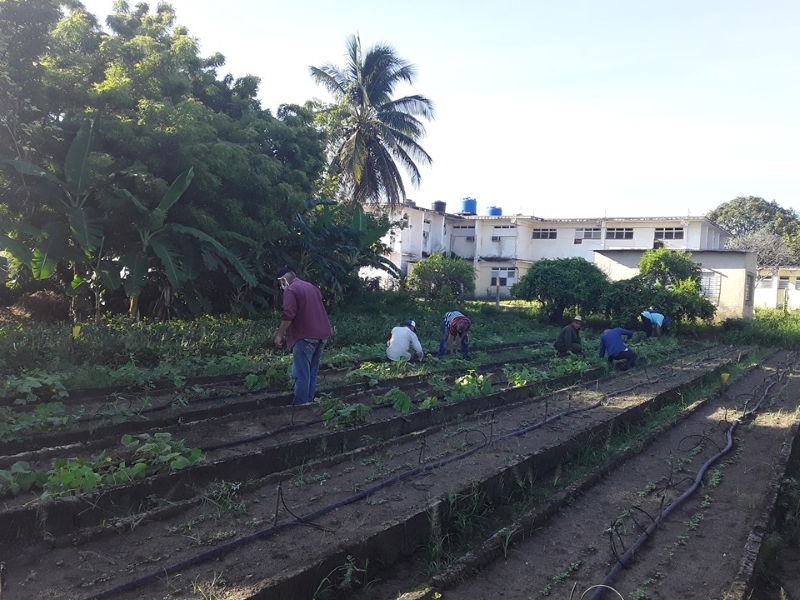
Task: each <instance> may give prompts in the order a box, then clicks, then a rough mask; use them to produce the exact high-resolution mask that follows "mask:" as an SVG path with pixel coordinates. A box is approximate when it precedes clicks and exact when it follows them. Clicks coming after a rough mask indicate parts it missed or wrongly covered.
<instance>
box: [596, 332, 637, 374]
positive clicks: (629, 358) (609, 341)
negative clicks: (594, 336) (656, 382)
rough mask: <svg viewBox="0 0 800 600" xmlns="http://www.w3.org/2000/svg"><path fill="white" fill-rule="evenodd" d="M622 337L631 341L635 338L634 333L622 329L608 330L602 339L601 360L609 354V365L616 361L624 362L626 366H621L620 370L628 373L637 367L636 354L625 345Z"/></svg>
mask: <svg viewBox="0 0 800 600" xmlns="http://www.w3.org/2000/svg"><path fill="white" fill-rule="evenodd" d="M622 336H625V337H626V338H628V341H630V340H631V339H632V338H633V332H632V331H631V330H630V329H623V328H622V327H615V328H614V329H606V330H605V331H604V332H603V335H602V336H601V337H600V358H603V356H605V354H606V352H608V364H609V365H612V364H614V361H615V360H624V361H625V364H624V365H623V364H620V365H619V369H620V371H627V370H628V369H631V368H633V367H635V366H636V352H634V351H633V350H631V349H630V348H628V346H627V345H625V342H624V341H623V340H622Z"/></svg>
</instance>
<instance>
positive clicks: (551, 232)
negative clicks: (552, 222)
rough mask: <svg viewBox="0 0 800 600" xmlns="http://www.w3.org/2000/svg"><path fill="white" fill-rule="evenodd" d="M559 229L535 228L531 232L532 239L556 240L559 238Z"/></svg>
mask: <svg viewBox="0 0 800 600" xmlns="http://www.w3.org/2000/svg"><path fill="white" fill-rule="evenodd" d="M557 231H558V230H557V229H534V230H533V233H531V239H532V240H555V239H556V238H557Z"/></svg>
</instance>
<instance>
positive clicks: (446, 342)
mask: <svg viewBox="0 0 800 600" xmlns="http://www.w3.org/2000/svg"><path fill="white" fill-rule="evenodd" d="M471 327H472V321H470V320H469V319H468V318H467V317H465V316H464V315H463V314H461V313H460V312H458V311H457V310H453V311H450V312H448V313H445V315H444V318H443V319H442V337H441V338H440V339H439V356H444V355H445V354H455V349H454V345H455V344H454V342H455V339H456V338H460V340H461V355H462V356H463V357H464V358H465V359H466V360H469V330H470V328H471Z"/></svg>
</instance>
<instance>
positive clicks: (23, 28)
mask: <svg viewBox="0 0 800 600" xmlns="http://www.w3.org/2000/svg"><path fill="white" fill-rule="evenodd" d="M62 10H63V13H62ZM106 22H107V23H108V26H109V31H104V30H103V29H101V27H100V26H99V25H98V20H97V19H96V18H95V17H94V16H92V15H89V14H88V13H87V12H86V11H85V10H84V9H83V8H82V6H81V5H80V3H78V2H57V1H54V0H25V1H24V2H21V1H18V0H0V25H2V27H0V112H2V115H0V116H3V115H5V116H4V117H3V118H4V119H5V120H4V121H3V122H4V123H5V124H6V125H8V126H6V127H4V128H2V132H1V133H0V154H2V155H4V156H6V157H8V159H13V161H14V163H15V166H16V167H20V166H21V165H22V164H23V162H25V163H30V164H31V165H34V166H35V167H36V169H37V171H36V172H35V174H36V175H41V174H42V173H46V174H47V175H49V176H50V177H49V178H48V177H43V176H40V177H32V176H31V175H32V174H33V173H34V171H31V170H29V171H27V172H26V171H25V168H24V167H23V168H22V169H19V168H16V169H6V170H4V171H3V172H2V173H0V218H2V219H3V230H4V231H6V232H8V234H9V235H8V240H9V242H8V243H7V245H9V244H13V243H14V241H15V240H22V241H24V240H23V238H25V236H27V241H28V242H29V243H28V246H29V247H33V248H35V247H36V245H38V247H40V248H44V247H45V245H50V246H51V247H53V248H55V247H56V246H59V245H60V247H62V248H64V247H66V248H77V249H79V250H80V251H81V252H82V253H83V254H84V255H86V256H85V260H86V265H87V267H86V268H85V269H84V273H83V278H84V280H86V275H87V274H88V273H89V272H90V269H89V266H91V265H95V268H96V267H97V266H98V265H101V264H105V263H106V262H107V261H108V260H109V259H111V260H118V259H119V258H120V257H123V256H128V255H130V253H131V252H136V251H139V250H140V249H141V248H142V247H143V238H142V232H143V231H144V230H145V229H146V228H147V227H149V225H147V223H146V222H147V220H148V219H149V216H148V215H153V214H156V213H157V211H158V208H159V206H160V205H161V202H162V200H163V198H164V197H165V196H166V195H167V194H168V191H169V188H170V182H173V181H176V180H177V179H179V177H180V176H181V174H182V173H186V172H188V171H189V170H190V169H192V170H193V173H194V174H195V177H194V180H193V182H192V185H191V186H190V187H189V188H188V189H186V191H185V193H184V194H183V195H182V196H181V210H179V211H178V210H173V211H171V212H170V214H169V219H168V221H161V225H163V227H159V236H158V237H159V240H158V241H159V243H160V244H161V246H162V247H170V248H174V249H176V250H178V249H179V250H180V251H181V254H182V255H183V256H187V257H188V256H194V257H195V259H196V260H194V262H193V263H192V264H191V265H188V263H185V264H184V265H183V267H184V268H183V270H182V273H183V274H185V275H187V276H190V277H186V278H184V277H180V278H177V279H176V278H175V277H172V279H171V281H170V277H169V273H170V272H169V271H168V270H167V269H166V268H165V269H163V270H162V269H160V268H159V267H158V264H163V261H161V262H160V263H159V261H156V263H155V266H156V267H157V268H155V269H150V270H149V271H148V277H147V285H148V286H154V287H155V289H156V290H157V289H158V288H159V287H163V285H164V283H165V282H170V283H171V282H174V281H181V282H183V283H184V284H185V285H186V286H187V289H188V288H191V289H192V290H194V291H196V292H198V293H202V294H209V295H212V296H214V298H213V300H214V306H215V307H216V308H217V309H218V310H226V306H225V304H226V303H230V302H232V301H240V300H241V301H248V298H249V299H252V298H257V297H265V296H268V295H269V294H270V291H271V284H272V277H271V273H272V272H274V269H275V266H276V265H277V264H278V263H279V262H280V261H281V259H282V250H281V246H282V244H283V243H284V242H285V241H286V240H289V239H291V238H292V237H293V236H295V235H296V230H295V227H294V225H293V223H294V222H295V219H296V216H297V215H298V214H300V215H302V214H304V213H305V212H306V211H307V210H309V208H308V207H309V206H310V205H311V203H310V200H311V198H312V197H313V195H314V193H315V189H316V184H317V182H318V181H319V178H320V174H321V172H322V170H323V167H324V165H325V156H324V135H323V134H322V133H320V132H319V131H318V130H317V129H315V127H314V126H313V113H312V112H311V111H310V110H307V109H304V108H301V107H297V106H290V105H287V106H283V107H281V108H280V109H279V111H278V113H277V115H275V116H273V114H272V113H271V112H270V111H268V110H264V109H262V108H261V107H260V104H259V102H258V100H257V98H256V94H257V91H258V86H259V80H258V78H256V77H252V76H245V77H242V78H239V79H234V78H233V77H232V76H230V75H225V76H224V77H221V78H220V77H218V76H217V71H218V69H219V68H220V67H222V66H223V65H224V57H223V56H222V55H220V54H215V55H212V56H211V57H209V58H202V57H201V56H200V55H199V53H198V48H199V44H198V42H197V40H195V39H194V38H192V37H191V36H189V34H188V31H187V30H186V28H184V27H181V26H179V25H178V24H177V22H176V15H175V12H174V9H173V8H172V7H171V5H170V4H168V3H166V2H160V3H159V4H158V6H157V8H156V10H155V12H154V13H150V9H149V7H148V5H147V4H145V3H140V4H137V5H136V6H135V8H133V9H132V8H131V7H130V5H129V4H128V3H127V2H122V1H120V2H116V3H115V5H114V14H112V15H111V16H110V17H109V18H108V19H107V21H106ZM9 115H10V116H13V120H9V118H7V117H8V116H9ZM87 119H91V120H92V121H93V122H94V123H95V133H96V135H95V139H96V140H97V142H98V145H97V146H95V147H92V148H91V151H90V152H89V153H88V154H87V155H86V156H84V159H85V167H86V170H85V172H86V175H87V177H88V179H87V180H85V181H83V182H82V183H81V187H80V189H81V195H80V197H79V202H80V203H81V205H80V208H81V209H82V210H84V212H85V213H86V214H87V215H90V216H91V217H92V219H94V220H93V221H92V226H93V227H95V228H96V229H95V230H94V231H93V234H96V233H97V231H98V230H99V231H100V232H101V233H102V235H101V240H102V243H100V244H98V243H97V239H96V238H93V241H92V243H91V244H83V243H81V239H82V238H78V237H75V233H76V231H80V230H79V229H76V228H75V227H74V223H73V221H75V219H74V217H75V216H76V215H73V214H70V212H69V211H72V213H75V212H76V208H77V207H75V206H67V205H64V204H63V202H61V203H56V202H54V201H53V198H56V197H57V195H56V194H54V190H53V189H52V188H53V185H52V183H51V182H57V181H62V182H67V183H68V182H69V181H70V176H69V173H66V172H65V168H67V165H69V164H71V163H72V162H73V161H70V160H68V151H69V149H70V147H71V144H72V141H73V140H74V139H76V135H77V134H78V132H79V131H80V128H81V127H82V125H83V124H84V123H86V122H87ZM6 164H11V163H10V162H7V163H6ZM56 191H57V190H56ZM131 197H134V198H136V200H137V202H138V204H137V202H131V201H130V198H131ZM77 198H78V196H75V195H73V196H72V199H77ZM60 199H61V200H67V203H68V204H69V203H70V202H71V201H72V200H71V199H70V197H69V196H64V195H63V194H62V196H61V197H60ZM67 209H69V210H67ZM96 219H99V221H97V220H96ZM51 223H56V224H57V225H49V224H51ZM65 225H69V226H70V227H71V228H72V233H73V238H72V240H73V241H72V242H69V241H67V243H66V246H65V245H64V243H62V241H63V240H64V232H65V229H64V227H65ZM45 226H47V227H49V229H45ZM54 227H57V228H58V230H57V231H56V229H54ZM181 228H184V229H181ZM186 228H189V229H186ZM151 231H152V230H151ZM187 231H191V232H193V233H192V234H191V235H187V234H186V232H187ZM41 232H44V234H42V233H41ZM67 233H68V231H67ZM195 233H196V235H195ZM200 234H203V235H205V236H208V237H206V238H203V235H200ZM201 238H202V239H201ZM83 239H86V238H83ZM209 240H214V242H220V243H221V244H224V246H221V247H224V249H225V250H226V251H228V252H219V251H218V250H220V248H217V247H215V245H214V242H212V241H209ZM75 241H77V242H78V243H77V244H76V243H74V242H75ZM56 242H58V244H56ZM147 247H150V245H149V244H148V245H147ZM18 249H19V248H18ZM56 249H57V248H56ZM20 256H21V257H22V258H27V256H26V255H25V253H24V252H22V253H21V254H20ZM52 256H53V255H51V254H47V255H45V257H46V258H47V259H48V261H44V262H43V261H41V260H38V259H37V261H38V262H34V261H31V260H28V261H27V262H28V263H29V264H30V265H33V266H34V267H35V268H37V269H38V271H36V274H35V276H36V277H38V278H39V279H43V278H42V275H43V274H47V272H48V270H49V271H50V274H52V275H53V277H51V278H48V279H47V281H53V280H59V281H60V282H61V291H62V292H64V293H66V292H67V291H69V290H70V289H73V290H74V288H71V286H70V282H73V281H74V279H73V275H74V274H73V273H70V272H59V271H58V270H55V271H54V270H53V269H51V267H53V265H54V263H53V262H52V261H50V260H49V259H50V258H51V257H52ZM73 258H74V257H73ZM245 263H247V264H245ZM39 267H45V269H44V270H42V269H41V268H39ZM189 267H191V268H189ZM28 272H29V273H33V271H30V270H29V271H28ZM175 273H176V271H172V274H173V275H174V274H175ZM250 274H254V275H256V276H257V277H258V280H257V282H256V284H255V285H253V280H252V279H250V277H249V275H250ZM22 279H24V278H18V281H22ZM29 281H31V282H33V283H36V281H35V280H34V279H33V277H30V276H29ZM192 281H194V282H195V284H194V285H191V284H192ZM84 287H85V286H84ZM81 289H83V288H81ZM146 295H147V294H143V297H145V296H146ZM234 299H235V300H234Z"/></svg>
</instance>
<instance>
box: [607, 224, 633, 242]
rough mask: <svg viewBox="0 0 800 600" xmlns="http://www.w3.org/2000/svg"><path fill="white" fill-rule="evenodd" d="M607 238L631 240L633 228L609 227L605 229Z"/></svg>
mask: <svg viewBox="0 0 800 600" xmlns="http://www.w3.org/2000/svg"><path fill="white" fill-rule="evenodd" d="M606 239H607V240H632V239H633V228H629V227H609V228H608V229H606Z"/></svg>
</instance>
